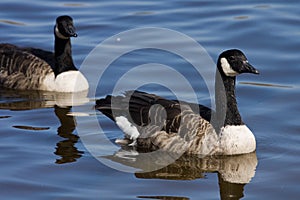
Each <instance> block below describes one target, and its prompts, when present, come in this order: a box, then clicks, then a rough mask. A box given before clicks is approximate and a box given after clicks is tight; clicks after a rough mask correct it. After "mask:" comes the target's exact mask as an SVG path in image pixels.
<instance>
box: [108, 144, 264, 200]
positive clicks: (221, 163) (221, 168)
mask: <svg viewBox="0 0 300 200" xmlns="http://www.w3.org/2000/svg"><path fill="white" fill-rule="evenodd" d="M158 156H159V157H158ZM170 157H173V158H175V156H174V155H170V154H147V155H146V156H145V155H143V154H142V153H138V152H136V151H134V150H129V149H120V150H119V151H118V152H116V153H115V154H114V155H111V156H105V158H106V159H109V160H111V161H114V162H117V163H120V164H122V165H125V166H129V167H133V168H135V169H137V170H136V171H137V172H136V173H135V176H136V177H137V178H141V179H166V180H195V179H200V178H205V176H206V175H205V174H206V173H216V174H217V176H218V180H219V191H220V197H221V199H240V198H242V197H243V196H244V186H245V185H246V184H247V183H249V182H250V181H251V179H252V178H253V177H254V175H255V170H256V166H257V163H258V160H257V157H256V152H253V153H249V154H243V155H236V156H207V157H202V158H201V157H199V156H196V155H182V156H181V157H180V158H179V159H177V160H176V161H174V162H173V163H171V164H169V165H168V166H166V167H162V168H160V169H157V170H154V171H149V169H150V168H151V167H153V166H151V165H153V163H160V161H163V160H164V158H166V159H169V158H170ZM149 166H151V167H149ZM139 198H141V199H148V198H151V199H189V198H188V197H174V196H155V195H154V196H139Z"/></svg>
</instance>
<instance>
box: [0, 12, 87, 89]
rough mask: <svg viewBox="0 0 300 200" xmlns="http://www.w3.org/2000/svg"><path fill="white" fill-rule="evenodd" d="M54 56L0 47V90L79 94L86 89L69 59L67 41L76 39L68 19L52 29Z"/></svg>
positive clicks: (40, 52)
mask: <svg viewBox="0 0 300 200" xmlns="http://www.w3.org/2000/svg"><path fill="white" fill-rule="evenodd" d="M54 36H55V43H54V53H52V52H49V51H44V50H41V49H36V48H21V47H17V46H15V45H12V44H0V86H2V87H5V88H12V89H20V90H47V91H56V92H79V91H84V90H87V89H88V88H89V85H88V82H87V80H86V78H85V77H84V76H83V74H82V73H81V72H79V71H78V70H77V69H76V67H75V65H74V63H73V59H72V51H71V40H70V37H77V34H76V32H75V27H74V25H73V20H72V18H71V17H70V16H66V15H65V16H59V17H58V18H57V19H56V25H55V26H54Z"/></svg>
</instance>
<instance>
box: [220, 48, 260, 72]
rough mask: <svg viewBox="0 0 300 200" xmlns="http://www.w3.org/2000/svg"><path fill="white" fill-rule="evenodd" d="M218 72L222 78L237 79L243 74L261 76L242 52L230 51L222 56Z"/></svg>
mask: <svg viewBox="0 0 300 200" xmlns="http://www.w3.org/2000/svg"><path fill="white" fill-rule="evenodd" d="M217 66H218V70H219V72H220V73H221V75H222V76H227V77H235V76H237V75H239V74H242V73H253V74H259V72H258V70H257V69H255V68H254V67H253V66H252V65H251V64H250V63H249V62H248V60H247V58H246V56H245V55H244V54H243V52H242V51H240V50H238V49H230V50H227V51H224V52H222V53H221V54H220V56H219V59H218V65H217Z"/></svg>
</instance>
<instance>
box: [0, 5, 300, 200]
mask: <svg viewBox="0 0 300 200" xmlns="http://www.w3.org/2000/svg"><path fill="white" fill-rule="evenodd" d="M299 6H300V3H299V2H297V1H268V2H261V1H247V2H246V1H221V2H215V1H190V0H188V1H169V0H164V1H148V0H146V1H139V0H131V1H129V0H127V1H97V2H95V1H82V2H75V1H48V2H44V1H35V0H29V1H17V0H15V1H11V0H10V1H1V3H0V30H1V31H0V32H1V34H0V42H1V43H12V44H15V45H19V46H31V47H36V48H42V49H45V50H53V34H52V31H53V26H54V22H55V18H56V17H57V16H58V15H63V14H68V15H70V16H72V17H73V19H74V23H75V26H76V28H77V32H78V38H74V39H72V47H73V59H74V61H75V64H76V66H77V67H78V68H80V66H82V64H83V63H84V61H85V59H86V58H87V56H88V55H90V53H91V51H92V50H93V49H94V48H95V47H96V46H97V45H98V44H100V43H101V42H103V41H105V40H107V39H109V38H110V37H112V36H114V35H116V34H119V33H121V32H124V31H128V30H131V29H134V28H143V27H157V28H166V29H171V30H174V31H178V32H180V33H182V34H185V35H186V36H188V37H190V38H193V39H194V40H195V41H197V42H198V43H199V44H200V45H202V47H203V48H205V50H206V51H207V53H208V55H210V56H211V58H212V60H213V61H216V59H217V57H218V54H219V53H220V52H222V51H223V50H225V49H230V48H238V49H241V50H242V51H243V52H245V54H246V56H247V57H248V59H249V62H250V63H252V65H254V66H255V67H256V68H257V69H258V70H259V71H260V75H258V76H255V75H242V76H240V77H238V81H237V96H238V103H239V110H240V112H241V115H242V117H243V120H244V121H245V123H246V124H247V125H248V126H249V127H250V129H251V130H252V131H253V132H254V134H255V136H256V139H257V151H256V153H254V154H250V155H246V156H241V157H239V156H238V157H233V158H219V159H216V160H214V159H195V158H182V159H179V160H178V161H176V162H175V163H173V164H171V165H169V166H167V167H165V168H163V169H160V170H157V171H154V172H147V173H127V172H123V171H119V170H117V169H114V168H111V167H109V166H110V165H114V166H121V167H122V169H124V167H125V166H127V167H129V168H130V169H131V170H133V171H139V170H140V166H139V165H138V163H136V162H133V161H132V160H130V159H128V160H126V159H125V160H124V159H123V160H122V159H121V160H120V159H117V158H116V157H115V156H114V154H116V153H118V150H119V147H118V146H102V150H103V152H99V155H106V156H108V157H106V159H105V160H106V162H107V163H106V164H104V163H103V162H101V161H103V160H104V159H102V158H101V159H100V158H99V157H95V154H94V153H93V152H90V150H89V148H87V146H86V145H85V144H84V140H83V138H80V136H81V134H80V133H79V131H80V130H82V129H80V128H79V127H80V126H82V127H84V128H85V131H86V133H87V134H88V135H97V134H100V133H103V132H101V131H100V130H99V127H97V126H95V125H94V121H96V122H99V123H100V124H101V127H102V129H103V130H102V131H104V134H105V135H106V137H108V139H109V140H110V141H114V139H116V138H119V137H121V136H122V133H121V131H120V130H119V129H118V128H117V127H116V126H115V125H114V124H113V123H112V122H111V121H110V120H109V119H107V118H106V117H104V116H103V115H101V113H99V112H98V111H94V110H93V105H94V98H95V97H96V98H100V97H104V96H105V95H107V94H110V93H111V92H112V90H113V87H114V85H115V84H116V81H117V80H119V79H120V77H121V76H122V75H124V74H125V73H126V72H128V70H130V69H131V68H133V67H136V66H140V65H142V64H147V63H159V64H163V65H166V66H172V67H173V68H174V69H175V70H176V71H178V72H180V73H181V74H183V75H184V76H185V77H187V79H188V80H189V81H190V83H191V85H192V87H193V88H194V89H195V90H196V91H197V100H198V101H200V102H204V104H206V105H209V106H210V104H211V99H210V97H209V91H208V90H207V87H206V85H205V83H204V82H203V79H201V77H200V78H199V76H196V75H195V74H196V73H195V70H194V69H193V68H192V67H191V64H190V63H188V62H187V61H186V60H184V59H183V58H182V57H180V56H178V55H175V54H174V53H172V52H171V53H170V52H166V51H162V50H159V49H142V50H137V51H133V52H129V53H128V54H124V55H122V56H121V57H119V58H116V59H115V60H114V62H113V63H111V65H110V66H109V69H108V70H107V71H106V72H105V77H102V78H101V80H100V82H99V83H98V82H91V83H90V84H91V85H92V87H95V88H96V94H93V93H91V92H90V93H89V94H88V98H89V99H84V98H83V99H81V98H79V97H78V98H77V99H79V100H83V101H82V102H81V103H80V102H79V104H81V105H78V104H76V105H73V107H72V108H71V107H68V105H70V104H69V102H66V101H69V100H70V97H67V96H61V95H58V94H55V93H48V92H32V91H31V92H20V91H13V90H7V89H3V88H1V89H0V108H1V110H0V127H1V128H0V149H1V154H0V157H1V159H0V195H1V198H2V199H24V198H26V199H145V198H150V199H151V198H152V199H221V198H222V199H229V197H232V198H233V197H234V196H235V197H237V198H241V197H242V196H243V198H244V199H284V198H286V199H297V198H298V196H299V188H298V187H299V183H300V179H299V165H300V160H299V155H300V154H299V153H300V151H299V150H300V149H299V143H300V136H299V130H300V126H299V120H300V117H299V110H300V106H299V103H298V102H299V97H300V93H299V87H300V80H299V78H298V76H299V73H300V67H299V66H298V65H299V53H298V51H299V46H300V30H299ZM150 35H151V34H150ZM135 40H138V37H137V35H132V36H131V37H129V39H128V40H124V39H123V37H121V38H120V41H119V42H120V44H122V42H127V43H126V44H127V45H129V46H130V45H131V44H133V45H134V44H135ZM157 41H159V42H166V43H168V42H169V43H168V44H174V45H175V46H176V44H177V45H178V44H179V45H181V43H180V42H182V41H176V40H174V39H173V38H172V37H170V38H168V37H166V36H165V35H162V36H159V37H157ZM116 47H117V48H118V47H119V46H116ZM112 48H113V47H112ZM182 48H183V50H184V52H189V51H191V52H192V51H193V49H184V47H182ZM104 53H107V52H103V54H104ZM99 57H101V55H99ZM101 64H102V60H99V62H98V61H97V62H96V63H95V65H92V66H88V70H87V73H89V74H93V73H94V74H95V73H97V72H98V71H99V69H101V68H102V67H103V66H101ZM212 67H214V66H212ZM209 69H210V68H209ZM213 70H214V69H213ZM143 76H144V77H146V76H147V77H148V76H149V77H151V76H153V77H154V78H157V79H165V80H167V81H169V82H168V83H170V84H171V86H174V87H175V86H176V87H178V88H179V89H180V82H179V81H178V80H173V79H172V76H169V74H168V73H167V72H166V71H163V70H162V71H158V72H157V71H153V70H151V68H149V69H148V70H146V72H145V74H141V75H140V76H139V77H137V79H135V78H133V79H127V80H128V81H127V82H126V84H128V85H127V86H124V88H125V89H126V88H127V87H130V85H134V84H135V83H137V82H138V80H140V79H143ZM157 79H155V80H157ZM93 81H95V80H93ZM141 89H143V90H144V91H146V92H151V93H156V94H158V95H162V96H164V97H167V98H172V97H173V95H174V94H173V93H172V92H170V90H168V87H164V86H159V85H158V84H149V85H144V86H143V87H141ZM119 92H121V91H119ZM179 93H180V95H181V96H182V97H183V98H186V99H187V100H188V99H189V98H192V96H191V94H190V93H189V92H187V90H186V89H185V88H184V87H182V88H181V89H180V90H179ZM75 111H83V113H84V114H85V116H78V115H79V114H80V113H77V112H75ZM72 112H74V113H73V114H74V115H76V117H74V116H70V115H66V114H68V113H72ZM76 113H77V114H76ZM76 126H78V129H75V128H76ZM102 142H103V141H100V144H102ZM97 144H98V141H94V143H93V145H96V146H97ZM105 148H106V149H105ZM100 149H101V147H100ZM109 154H111V155H110V157H109ZM96 156H97V155H96ZM129 157H130V156H129ZM133 157H134V156H133ZM163 160H164V157H160V158H157V157H155V158H152V160H151V159H150V158H149V160H148V162H149V163H148V164H147V166H148V165H149V166H150V163H154V162H158V161H159V162H162V161H163ZM107 165H109V166H107ZM234 171H236V172H234ZM217 172H219V173H217ZM242 172H245V173H242ZM246 172H249V173H250V174H251V173H252V175H249V174H248V175H247V173H246ZM230 176H240V177H239V178H236V179H235V180H240V183H236V182H234V181H232V179H233V178H230ZM247 176H248V180H247V181H244V182H243V183H242V181H241V180H242V179H243V178H245V177H246V178H245V179H247ZM237 182H238V181H237ZM233 199H234V198H233Z"/></svg>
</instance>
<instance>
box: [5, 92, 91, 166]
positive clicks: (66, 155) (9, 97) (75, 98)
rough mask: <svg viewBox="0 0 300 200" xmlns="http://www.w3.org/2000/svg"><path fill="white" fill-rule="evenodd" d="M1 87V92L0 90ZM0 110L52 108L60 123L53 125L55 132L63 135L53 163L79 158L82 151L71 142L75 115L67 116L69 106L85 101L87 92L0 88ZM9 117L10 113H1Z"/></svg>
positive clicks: (74, 136) (74, 138)
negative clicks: (55, 127) (56, 157)
mask: <svg viewBox="0 0 300 200" xmlns="http://www.w3.org/2000/svg"><path fill="white" fill-rule="evenodd" d="M2 90H3V91H2ZM0 91H1V92H0V97H1V101H0V109H6V110H13V111H21V110H32V109H41V108H54V112H55V115H56V116H57V118H58V120H59V122H60V126H59V127H58V128H57V134H58V135H59V136H60V137H62V138H64V140H61V141H59V142H58V143H57V144H56V147H55V152H54V154H55V155H58V156H59V157H60V158H58V159H56V161H55V163H57V164H64V163H70V162H75V161H76V160H77V159H79V158H80V157H81V156H82V154H83V151H79V150H78V149H77V148H76V147H75V145H76V143H77V142H78V139H79V137H78V136H77V135H75V134H73V132H74V130H75V128H76V122H75V118H74V117H73V116H69V115H67V114H68V113H69V112H70V111H71V109H72V106H77V105H82V104H85V103H87V102H88V101H89V99H88V98H87V91H84V92H80V93H56V92H45V91H16V90H7V89H1V88H0ZM5 117H6V118H9V117H10V116H5ZM13 127H14V128H18V129H24V130H33V131H44V130H49V129H50V127H36V126H29V125H14V126H13Z"/></svg>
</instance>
